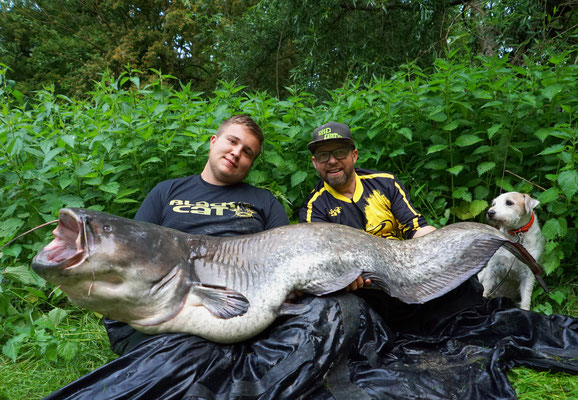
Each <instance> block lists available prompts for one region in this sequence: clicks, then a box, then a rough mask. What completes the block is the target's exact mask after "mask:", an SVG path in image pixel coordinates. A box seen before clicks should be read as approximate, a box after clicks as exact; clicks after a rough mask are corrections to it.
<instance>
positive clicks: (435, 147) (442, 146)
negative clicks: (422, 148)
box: [426, 144, 448, 155]
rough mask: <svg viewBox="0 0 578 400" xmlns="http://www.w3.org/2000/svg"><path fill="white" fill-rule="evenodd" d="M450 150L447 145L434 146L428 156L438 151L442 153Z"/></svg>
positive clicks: (428, 151)
mask: <svg viewBox="0 0 578 400" xmlns="http://www.w3.org/2000/svg"><path fill="white" fill-rule="evenodd" d="M447 148H448V145H447V144H434V145H433V146H430V147H428V149H427V153H426V155H427V154H432V153H437V152H438V151H442V150H445V149H447Z"/></svg>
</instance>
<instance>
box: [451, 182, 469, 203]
mask: <svg viewBox="0 0 578 400" xmlns="http://www.w3.org/2000/svg"><path fill="white" fill-rule="evenodd" d="M452 197H453V198H454V199H462V200H465V201H467V202H471V201H472V194H471V193H470V192H469V191H468V188H467V187H465V186H460V187H458V188H456V189H455V190H454V191H453V192H452Z"/></svg>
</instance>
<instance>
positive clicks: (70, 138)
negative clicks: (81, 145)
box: [59, 135, 76, 149]
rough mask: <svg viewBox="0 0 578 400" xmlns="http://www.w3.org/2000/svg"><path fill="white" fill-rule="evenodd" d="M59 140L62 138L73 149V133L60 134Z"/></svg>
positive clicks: (74, 140)
mask: <svg viewBox="0 0 578 400" xmlns="http://www.w3.org/2000/svg"><path fill="white" fill-rule="evenodd" d="M59 140H62V141H63V142H64V143H65V144H67V145H68V146H69V147H70V148H72V149H74V144H75V143H76V136H74V135H62V136H60V137H59Z"/></svg>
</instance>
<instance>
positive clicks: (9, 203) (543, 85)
mask: <svg viewBox="0 0 578 400" xmlns="http://www.w3.org/2000/svg"><path fill="white" fill-rule="evenodd" d="M568 56H569V54H567V53H562V54H557V55H552V56H551V57H550V59H549V60H548V64H547V65H535V64H530V63H528V64H526V65H524V66H519V67H518V66H513V65H510V64H508V63H507V62H506V61H505V60H504V59H499V58H485V59H482V60H480V62H481V65H482V66H481V67H468V66H466V65H464V64H463V63H461V62H460V60H459V58H458V57H454V58H448V59H438V60H436V63H435V71H434V72H433V73H432V74H430V75H426V74H424V73H423V72H422V71H421V70H420V68H419V67H417V66H416V65H406V66H404V67H403V69H402V70H401V71H400V72H398V73H397V74H395V76H394V77H393V78H392V79H387V80H385V79H374V80H373V81H372V82H371V83H368V84H367V85H362V84H360V83H359V82H358V81H348V82H347V83H346V85H345V87H344V88H342V89H338V90H335V91H330V92H329V99H328V100H326V101H318V100H316V98H315V97H314V96H312V95H311V94H309V93H306V92H303V91H299V90H296V89H289V91H290V92H291V95H290V96H288V97H287V98H286V99H284V100H278V99H277V98H275V97H272V96H270V95H268V94H266V93H262V92H248V91H245V90H244V89H243V87H240V86H237V85H235V84H233V83H226V82H223V83H222V87H220V88H219V89H217V90H215V91H214V92H212V93H211V95H210V96H208V97H207V96H204V95H202V94H201V93H200V92H196V91H194V90H192V89H191V85H190V84H187V85H184V84H179V83H178V82H176V81H175V80H174V79H171V78H170V77H166V76H163V75H157V78H156V80H155V81H154V82H152V83H149V84H146V85H145V84H142V83H141V81H140V78H139V75H138V74H136V73H135V74H128V73H126V74H122V75H120V76H119V77H116V78H114V77H112V76H104V77H103V79H102V80H101V81H100V82H99V83H98V84H97V85H96V86H95V88H94V90H93V91H91V92H90V93H89V95H90V97H89V98H87V99H86V100H72V99H70V98H67V97H65V96H62V95H55V94H54V93H53V92H51V91H50V90H41V91H38V92H35V94H34V97H33V98H26V97H25V96H23V95H22V93H21V92H19V91H17V90H15V89H14V88H12V87H11V86H10V85H8V84H7V82H6V80H4V75H3V74H0V79H1V81H0V84H1V85H0V97H1V98H2V102H1V105H0V215H1V219H2V224H0V244H2V243H5V242H7V241H8V240H10V239H11V238H13V237H14V236H16V235H17V234H18V233H19V232H22V231H24V230H27V229H29V228H31V227H33V226H35V225H38V224H40V223H43V222H46V221H50V220H53V219H54V218H55V216H56V215H57V211H58V209H60V208H61V207H65V206H73V207H91V208H96V209H99V210H104V211H107V212H110V213H114V214H119V215H123V216H126V217H132V216H133V215H134V213H135V211H136V209H137V207H138V205H139V203H140V201H141V200H142V199H143V198H144V196H145V195H146V193H147V192H148V191H149V190H150V189H151V188H152V186H153V185H154V184H155V183H157V182H159V181H161V180H164V179H167V178H171V177H178V176H185V175H189V174H191V173H198V172H200V171H201V169H202V166H203V165H204V163H205V161H206V154H207V150H208V141H209V138H210V136H211V135H212V134H214V133H215V131H216V128H217V126H218V124H219V123H220V122H221V121H222V120H223V119H225V118H227V117H228V116H230V115H233V114H237V113H246V114H250V115H251V116H253V117H254V118H255V119H256V120H257V121H258V123H259V124H260V125H261V127H262V128H263V130H264V132H265V133H266V138H267V143H266V145H265V149H264V152H263V154H262V155H261V156H260V157H259V159H258V160H257V161H256V164H255V167H254V169H253V171H252V172H251V174H250V176H249V182H251V183H253V184H255V185H258V186H261V187H265V188H268V189H269V190H271V191H272V192H273V193H274V194H275V195H276V196H277V197H278V198H279V199H280V200H281V201H282V203H283V204H284V206H285V208H286V210H287V211H288V213H289V215H290V216H291V218H292V220H293V221H295V219H296V215H297V214H296V213H297V210H298V209H299V207H300V206H301V204H302V202H303V199H304V198H305V196H306V195H307V193H308V192H309V191H310V190H311V189H312V188H313V186H314V184H315V182H316V181H317V177H316V175H315V171H314V169H313V167H312V165H311V162H310V154H309V153H308V151H307V149H306V144H307V142H308V141H309V140H310V135H311V132H312V130H313V128H314V127H316V126H318V125H320V124H322V123H324V122H327V121H329V120H336V121H343V122H346V123H348V124H349V125H350V126H351V127H352V129H353V134H354V137H355V139H356V142H357V145H358V147H359V149H360V157H359V161H358V165H359V166H363V167H365V168H369V169H379V170H386V171H391V172H394V173H396V174H397V175H398V176H399V177H400V178H401V179H402V181H403V182H404V183H405V184H406V186H407V187H408V188H409V190H410V192H411V195H412V198H413V200H414V203H415V205H416V207H417V208H418V209H419V210H421V211H422V212H423V213H424V214H425V215H426V216H427V219H428V220H429V222H430V223H432V224H434V225H436V226H442V225H445V224H447V223H451V222H454V221H458V220H466V219H469V220H479V221H483V218H482V217H483V211H484V210H485V209H486V208H487V206H488V202H489V201H490V200H491V199H492V198H493V197H495V196H496V195H497V194H498V193H499V192H500V191H502V190H506V191H509V190H517V191H522V192H529V193H532V195H533V196H534V197H536V198H538V199H539V200H540V202H541V205H540V211H539V216H540V222H541V224H542V230H543V233H544V236H545V237H546V239H547V245H546V251H545V255H544V260H543V265H544V267H545V269H546V271H547V273H548V277H547V281H548V282H550V284H553V286H554V287H559V286H561V285H560V284H561V282H569V281H571V280H572V279H575V278H576V272H577V271H576V265H575V263H574V262H573V261H572V260H575V259H576V257H577V256H578V254H577V250H576V236H577V228H576V221H577V214H576V205H577V197H576V192H577V190H578V172H577V169H576V162H577V161H578V155H577V153H576V146H577V142H578V135H577V121H576V118H577V112H576V111H577V108H578V99H577V98H576V93H577V92H578V87H577V85H578V83H577V82H578V79H577V78H578V67H577V66H576V65H574V64H572V63H568ZM167 83H170V85H168V84H167ZM175 87H178V89H175ZM50 230H51V229H50V228H44V229H43V230H41V231H36V232H35V233H32V234H30V235H28V236H26V237H24V238H22V239H20V240H19V241H17V242H15V243H13V244H11V245H10V246H8V247H6V248H4V249H3V250H2V254H0V256H1V257H2V266H3V268H2V270H1V272H0V316H1V317H2V321H3V322H2V324H3V329H2V330H1V331H0V344H1V345H2V346H3V348H2V351H3V353H4V354H5V355H7V356H9V357H10V358H13V359H16V358H17V357H18V355H19V354H21V353H22V351H23V349H27V353H28V354H30V352H32V353H35V354H45V355H48V356H50V357H53V358H56V357H58V356H59V355H60V356H62V357H71V356H73V355H74V354H75V351H76V350H77V349H76V348H71V347H70V344H67V343H68V342H66V341H61V340H59V339H58V338H56V337H55V336H53V335H52V334H51V332H52V331H53V330H54V327H55V326H57V325H58V324H59V323H61V322H62V321H63V320H65V318H66V316H67V314H69V313H70V312H72V311H70V310H71V308H70V306H69V305H68V303H66V302H65V299H64V296H63V294H62V293H61V292H60V291H59V290H58V289H56V290H54V291H52V288H49V287H45V285H44V282H42V280H41V279H40V278H39V277H37V276H36V275H35V274H34V273H33V272H31V271H30V268H29V263H30V259H31V257H32V256H33V254H34V253H35V252H37V251H38V250H39V249H40V248H41V247H42V246H44V245H45V244H46V243H48V241H49V237H50V234H49V231H50ZM562 276H563V277H564V278H563V279H562ZM536 292H537V293H538V294H540V293H541V290H537V291H536ZM551 300H554V301H557V302H562V301H563V300H564V290H563V285H562V289H561V290H557V291H555V292H554V293H552V294H551V295H550V297H547V296H545V295H543V297H542V301H541V302H538V303H539V304H538V306H537V309H538V310H541V311H545V312H550V311H551V305H550V301H551ZM54 307H65V308H66V310H68V311H65V310H63V309H60V308H57V309H54V310H53V308H54ZM51 310H52V311H51ZM73 313H74V312H73ZM31 348H32V349H31Z"/></svg>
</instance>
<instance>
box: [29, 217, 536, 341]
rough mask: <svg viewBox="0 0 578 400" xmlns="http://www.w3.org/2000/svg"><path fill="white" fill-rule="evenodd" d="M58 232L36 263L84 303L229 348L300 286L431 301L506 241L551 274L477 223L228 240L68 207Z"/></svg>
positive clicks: (305, 227) (269, 318)
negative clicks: (399, 232) (405, 234)
mask: <svg viewBox="0 0 578 400" xmlns="http://www.w3.org/2000/svg"><path fill="white" fill-rule="evenodd" d="M54 236H55V239H54V240H53V241H52V242H51V243H50V244H49V245H47V246H46V247H45V248H44V249H43V250H42V251H41V252H40V253H38V255H37V256H36V257H35V258H34V260H33V262H32V267H33V269H34V270H35V271H36V272H37V273H38V274H39V275H41V276H42V277H44V278H45V279H46V280H48V281H50V282H52V283H53V284H55V285H59V286H60V288H61V289H62V290H63V291H64V292H65V293H66V294H67V296H68V297H69V299H70V300H71V301H72V302H73V303H75V304H77V305H79V306H81V307H85V308H88V309H91V310H93V311H97V312H99V313H101V314H103V315H105V316H107V317H109V318H111V319H114V320H118V321H123V322H126V323H128V324H130V325H131V326H133V327H134V328H135V329H137V330H139V331H142V332H144V333H148V334H153V333H162V332H185V333H191V334H195V335H198V336H201V337H204V338H206V339H209V340H212V341H216V342H221V343H231V342H238V341H242V340H245V339H248V338H250V337H252V336H254V335H256V334H258V333H259V332H261V331H262V330H264V329H265V328H267V326H269V325H270V324H271V323H272V322H273V321H274V320H275V318H277V316H278V315H279V314H280V313H282V312H283V311H285V312H290V311H289V310H293V311H295V307H293V308H290V307H288V306H284V301H285V299H286V298H287V296H288V295H289V294H290V293H292V292H294V291H295V290H301V291H303V292H306V293H311V294H314V295H318V296H319V295H324V294H327V293H331V292H335V291H338V290H341V289H343V288H344V287H346V286H347V285H348V284H349V283H351V282H352V281H353V280H355V279H356V278H357V277H358V276H360V275H361V274H364V275H365V276H367V277H369V278H371V279H372V281H373V285H374V286H375V287H377V288H378V289H380V290H384V291H386V292H387V293H389V294H390V295H392V296H394V297H397V298H399V299H400V300H402V301H404V302H407V303H423V302H426V301H429V300H431V299H434V298H436V297H439V296H442V295H443V294H445V293H447V292H449V291H450V290H452V289H454V288H455V287H457V286H459V285H460V284H461V283H463V282H464V281H466V280H467V279H469V278H470V277H471V276H473V275H475V274H477V272H479V271H480V269H481V268H482V267H483V266H484V265H485V264H486V263H487V261H488V260H489V258H490V257H491V256H492V255H493V254H494V252H495V251H496V250H497V249H498V248H500V247H501V246H502V245H505V247H506V248H507V249H508V250H510V251H512V253H513V254H514V255H515V256H517V257H518V258H520V259H521V260H522V261H523V262H525V263H526V264H527V265H529V266H530V267H531V268H532V269H533V271H534V272H535V273H536V274H538V275H539V274H540V273H541V269H540V267H539V265H538V264H536V262H535V261H534V259H533V258H532V257H531V256H530V255H529V254H528V253H527V252H525V249H524V248H523V247H522V246H519V245H518V244H516V243H513V242H511V241H510V240H509V239H508V238H507V237H506V236H505V235H503V234H502V233H501V232H500V231H498V230H497V229H495V228H493V227H490V226H488V225H484V224H478V223H472V222H464V223H458V224H453V225H448V226H446V227H444V228H441V229H438V230H437V231H434V232H433V233H430V234H428V235H426V236H423V237H421V238H417V239H412V240H406V241H395V240H384V239H383V238H379V237H376V236H373V235H370V234H367V233H365V232H363V231H360V230H357V229H354V228H350V227H347V226H344V225H337V224H329V223H312V224H296V225H289V226H284V227H280V228H276V229H272V230H269V231H266V232H262V233H258V234H253V235H246V236H237V237H229V238H217V237H211V236H203V235H189V234H186V233H183V232H179V231H176V230H173V229H170V228H165V227H162V226H158V225H153V224H147V223H143V222H138V221H134V220H130V219H126V218H122V217H118V216H114V215H111V214H106V213H101V212H97V211H93V210H86V209H62V210H61V211H60V221H59V226H58V227H57V228H56V229H55V231H54ZM297 308H298V307H297Z"/></svg>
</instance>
